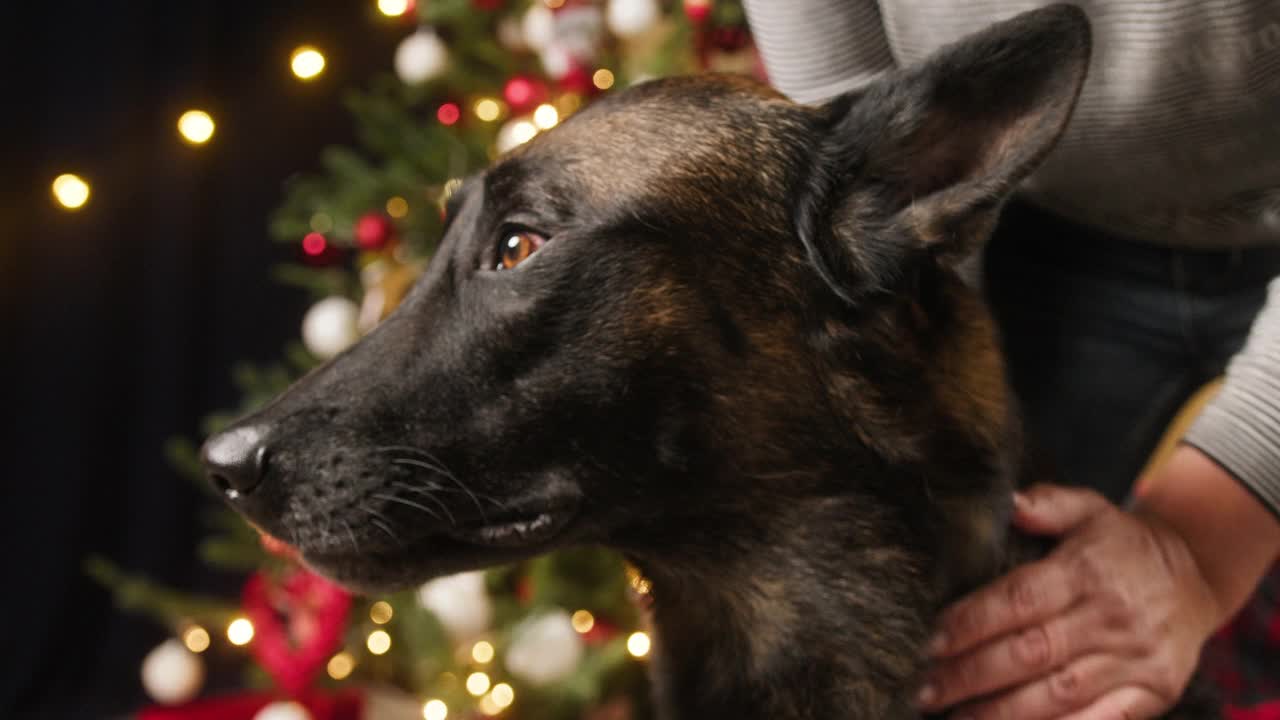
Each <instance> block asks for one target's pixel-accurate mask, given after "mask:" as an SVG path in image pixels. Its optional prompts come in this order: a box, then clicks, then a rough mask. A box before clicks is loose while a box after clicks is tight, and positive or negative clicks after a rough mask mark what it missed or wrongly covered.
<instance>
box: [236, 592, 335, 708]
mask: <svg viewBox="0 0 1280 720" xmlns="http://www.w3.org/2000/svg"><path fill="white" fill-rule="evenodd" d="M241 603H242V604H243V605H244V612H245V615H246V616H247V617H248V618H249V622H251V623H253V628H254V634H253V641H252V644H250V646H249V649H250V650H251V651H252V652H253V656H254V657H255V658H256V659H257V660H258V663H259V664H261V665H262V667H263V668H264V669H265V670H266V671H267V673H268V674H269V675H271V677H272V679H274V680H275V681H276V684H277V685H279V686H280V688H281V689H282V690H284V691H285V692H287V693H289V694H290V695H294V696H297V695H300V694H301V693H302V692H303V691H304V690H306V689H307V688H308V687H309V686H310V685H311V681H312V680H313V679H314V678H315V675H316V673H318V672H319V671H320V669H321V668H323V667H324V666H325V663H327V662H328V661H329V657H330V656H331V655H332V654H333V652H334V651H335V650H337V649H338V646H339V645H340V644H341V643H342V636H343V633H344V632H345V631H346V627H347V612H348V611H349V610H350V609H351V595H349V594H348V593H347V591H345V590H343V589H342V588H340V587H338V586H337V585H334V584H333V583H331V582H329V581H328V580H325V579H324V578H322V577H320V576H319V575H314V574H312V573H310V572H308V571H306V570H303V569H300V568H299V569H297V570H292V571H289V574H288V575H286V576H285V577H284V579H283V580H282V581H280V582H276V581H274V580H272V579H271V578H268V577H267V576H266V575H264V574H263V573H261V572H258V573H254V574H253V575H251V576H250V577H249V580H248V581H247V582H246V583H245V585H244V592H243V594H242V597H241ZM282 617H283V618H284V620H283V621H282V620H281V618H282Z"/></svg>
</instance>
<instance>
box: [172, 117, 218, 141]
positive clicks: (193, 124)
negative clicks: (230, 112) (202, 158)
mask: <svg viewBox="0 0 1280 720" xmlns="http://www.w3.org/2000/svg"><path fill="white" fill-rule="evenodd" d="M213 129H214V124H213V118H212V117H210V116H209V113H207V112H205V111H203V110H188V111H186V112H184V113H182V116H181V117H179V118H178V134H179V135H181V136H182V139H183V140H186V141H187V142H188V143H190V144H192V145H203V144H205V143H207V142H209V138H211V137H213Z"/></svg>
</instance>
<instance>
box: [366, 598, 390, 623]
mask: <svg viewBox="0 0 1280 720" xmlns="http://www.w3.org/2000/svg"><path fill="white" fill-rule="evenodd" d="M392 615H395V610H393V609H392V608H391V603H389V602H387V601H386V600H379V601H378V602H376V603H374V604H372V605H370V606H369V619H370V620H372V621H374V622H376V623H378V624H379V625H386V624H387V623H389V622H391V616H392Z"/></svg>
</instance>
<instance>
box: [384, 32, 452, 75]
mask: <svg viewBox="0 0 1280 720" xmlns="http://www.w3.org/2000/svg"><path fill="white" fill-rule="evenodd" d="M448 63H449V49H448V48H446V47H445V45H444V41H443V40H441V39H440V36H439V35H437V34H436V33H435V31H434V30H428V29H422V30H419V31H417V32H415V33H414V34H412V35H410V36H409V37H407V38H405V39H404V40H401V41H400V47H397V48H396V57H395V66H396V75H398V76H400V79H401V80H402V81H404V82H405V83H407V84H409V85H417V84H419V83H424V82H426V81H428V80H430V79H432V78H434V77H437V76H438V75H440V73H442V72H444V69H445V66H446V65H447V64H448Z"/></svg>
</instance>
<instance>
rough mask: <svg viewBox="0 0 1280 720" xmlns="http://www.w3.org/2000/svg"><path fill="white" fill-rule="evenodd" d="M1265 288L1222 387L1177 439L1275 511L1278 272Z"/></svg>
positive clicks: (1279, 404)
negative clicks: (1260, 305) (1263, 298)
mask: <svg viewBox="0 0 1280 720" xmlns="http://www.w3.org/2000/svg"><path fill="white" fill-rule="evenodd" d="M1268 294H1269V300H1268V302H1267V305H1266V307H1265V308H1264V309H1263V311H1262V313H1261V314H1260V315H1259V316H1258V319H1257V320H1255V321H1254V324H1253V330H1252V332H1251V333H1250V334H1249V341H1248V342H1247V343H1246V344H1245V347H1244V349H1243V350H1241V351H1240V352H1239V353H1237V354H1236V356H1235V357H1234V358H1232V360H1231V364H1230V365H1229V366H1228V367H1227V378H1226V382H1225V383H1223V386H1222V391H1221V392H1220V393H1219V394H1218V396H1217V397H1216V398H1214V399H1213V401H1212V402H1210V403H1209V405H1208V406H1207V407H1206V408H1205V409H1204V412H1202V413H1201V414H1200V417H1199V418H1197V419H1196V422H1195V423H1194V424H1193V425H1192V426H1191V429H1190V430H1189V431H1188V432H1187V435H1186V437H1185V438H1183V439H1184V441H1185V442H1187V443H1189V444H1191V445H1194V446H1195V447H1197V448H1199V449H1200V450H1201V451H1202V452H1204V453H1205V454H1206V455H1208V456H1209V457H1211V458H1213V459H1214V460H1216V461H1217V462H1218V464H1219V465H1222V467H1224V468H1225V469H1226V470H1227V471H1228V472H1230V473H1231V474H1232V475H1234V476H1235V477H1236V478H1237V479H1239V480H1240V482H1242V483H1244V484H1245V485H1246V486H1247V487H1248V488H1249V489H1250V490H1252V491H1253V493H1254V494H1255V495H1257V496H1258V499H1260V500H1261V501H1262V502H1263V503H1265V504H1266V505H1267V507H1268V508H1270V509H1271V511H1272V512H1273V513H1275V514H1276V515H1277V516H1280V278H1278V279H1276V280H1273V281H1272V282H1271V286H1270V290H1269V293H1268Z"/></svg>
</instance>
